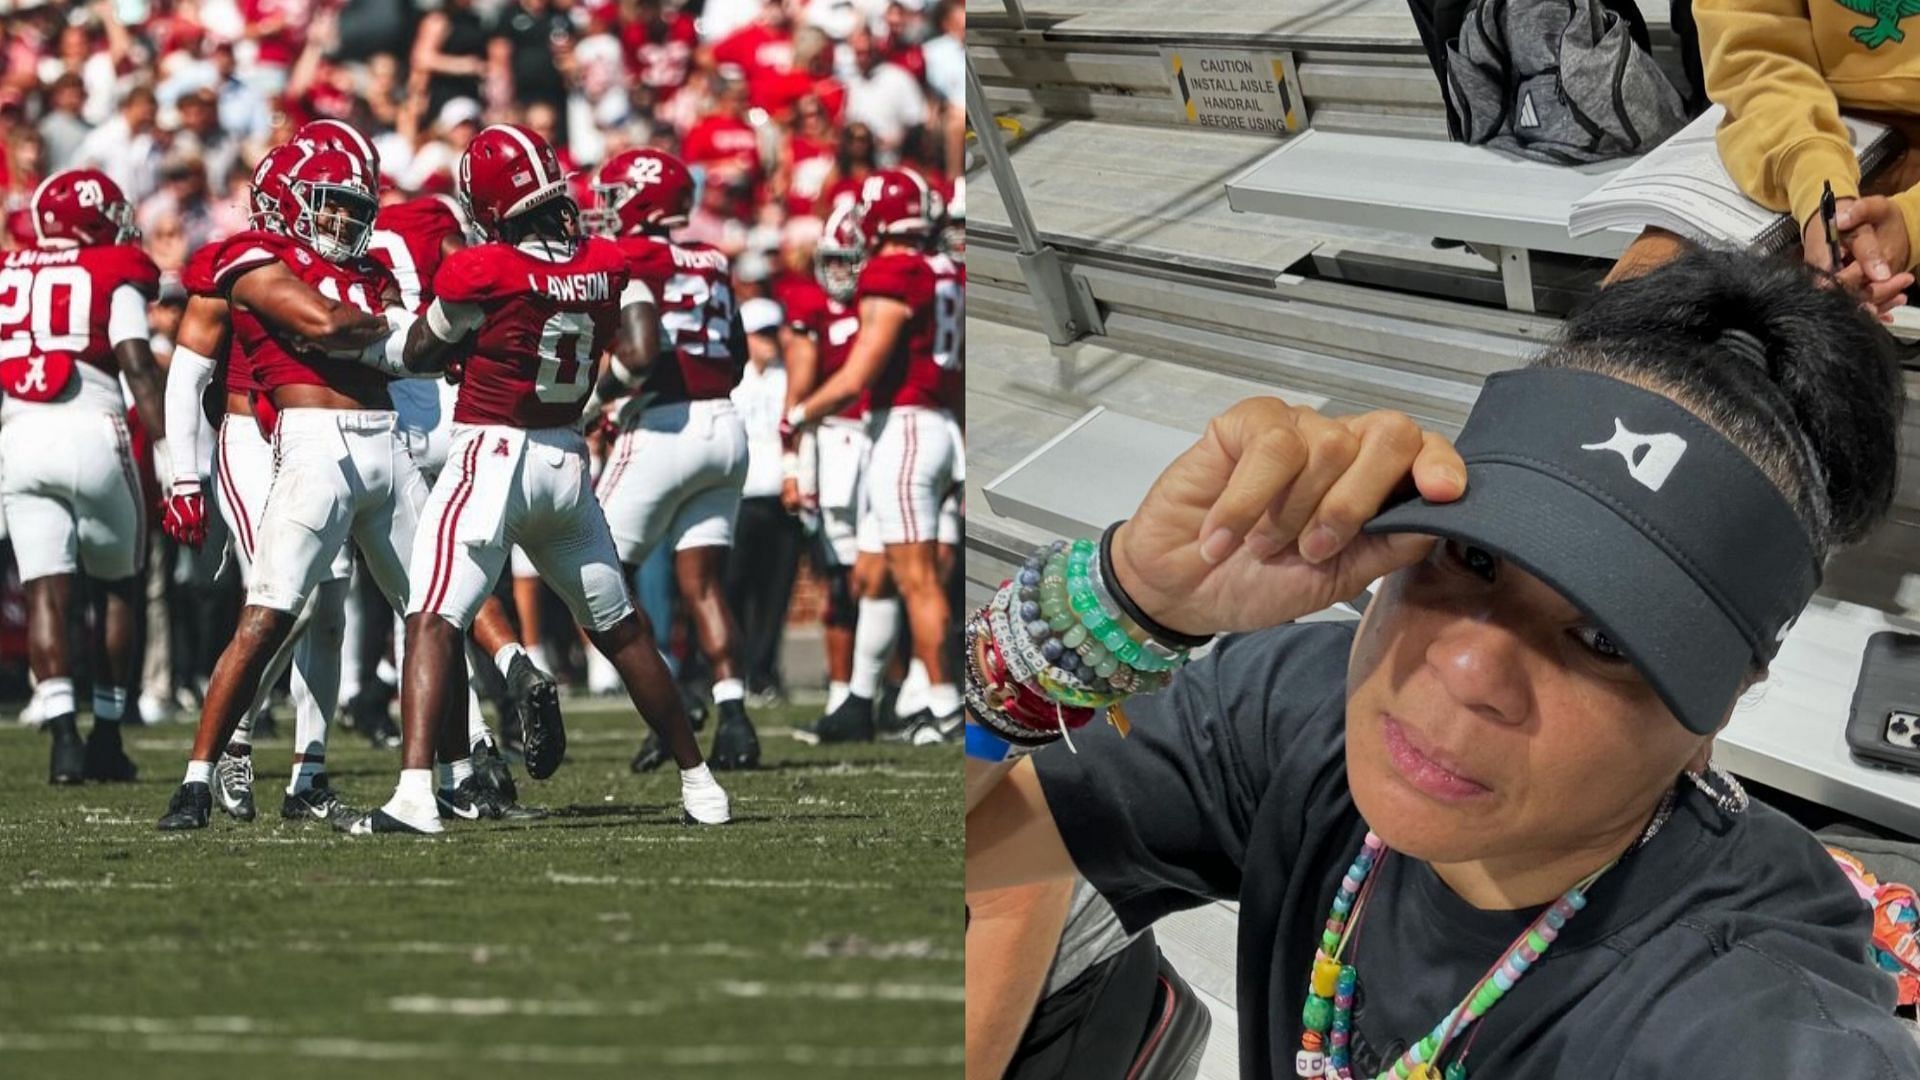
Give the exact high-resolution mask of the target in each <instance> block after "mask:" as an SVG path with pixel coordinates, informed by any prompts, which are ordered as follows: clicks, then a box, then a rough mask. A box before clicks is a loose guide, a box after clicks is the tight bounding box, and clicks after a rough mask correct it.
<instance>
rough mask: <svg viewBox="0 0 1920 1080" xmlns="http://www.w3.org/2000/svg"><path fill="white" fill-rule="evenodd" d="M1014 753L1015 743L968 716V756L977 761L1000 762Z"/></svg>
mask: <svg viewBox="0 0 1920 1080" xmlns="http://www.w3.org/2000/svg"><path fill="white" fill-rule="evenodd" d="M1012 753H1013V745H1012V744H1011V743H1009V742H1007V740H1005V739H1003V738H1001V737H1000V736H998V735H995V734H994V733H993V732H991V731H988V730H987V729H986V728H984V727H981V726H980V725H979V724H976V723H974V722H973V718H972V717H968V718H967V756H968V757H970V758H972V759H974V760H975V761H985V762H988V763H989V764H995V765H997V764H999V763H1000V762H1002V761H1005V760H1007V758H1008V757H1009V756H1011V755H1012Z"/></svg>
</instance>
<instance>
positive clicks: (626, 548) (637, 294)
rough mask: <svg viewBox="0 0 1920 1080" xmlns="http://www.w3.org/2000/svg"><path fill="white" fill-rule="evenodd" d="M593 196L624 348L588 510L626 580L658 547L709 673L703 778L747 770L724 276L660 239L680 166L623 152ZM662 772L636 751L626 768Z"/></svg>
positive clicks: (749, 737)
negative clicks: (623, 268)
mask: <svg viewBox="0 0 1920 1080" xmlns="http://www.w3.org/2000/svg"><path fill="white" fill-rule="evenodd" d="M594 191H595V195H596V201H597V202H598V204H599V205H598V206H597V207H596V213H595V214H594V216H593V219H592V221H591V222H590V227H591V228H592V229H594V230H595V231H598V232H603V233H605V234H607V235H609V236H612V237H614V242H615V243H616V244H617V245H618V246H619V250H620V253H621V254H622V255H623V256H624V257H625V258H626V265H627V272H628V274H629V276H630V281H629V284H628V285H627V291H626V294H625V295H624V296H622V297H621V301H622V304H623V305H624V306H623V308H622V315H623V317H624V318H626V320H627V321H626V322H625V323H624V324H623V325H622V327H621V339H622V343H623V345H625V348H624V349H623V350H622V352H620V353H619V354H616V356H615V358H614V362H613V363H612V364H610V365H608V373H607V375H606V377H605V378H604V379H603V380H602V382H601V385H600V387H599V394H598V396H599V397H600V398H602V399H614V398H620V397H626V398H627V400H626V401H625V402H623V403H622V404H620V405H618V406H616V415H617V417H618V424H619V426H620V429H621V430H620V437H619V439H618V441H617V442H616V443H615V444H614V447H613V449H612V450H611V451H610V452H609V454H608V457H607V465H606V468H605V470H604V471H603V472H602V473H601V476H600V490H599V496H600V504H601V505H602V506H604V507H605V508H606V512H607V524H608V525H610V526H611V527H612V529H613V539H614V544H615V545H616V546H617V547H618V548H619V551H620V561H621V562H622V563H624V564H626V566H627V568H628V576H629V579H631V578H632V576H633V574H635V573H637V572H638V568H639V567H640V566H641V565H642V564H644V563H645V562H646V561H647V556H648V555H649V554H651V553H652V552H653V549H654V548H655V547H656V546H658V545H659V544H660V543H662V542H665V543H667V544H668V545H670V547H671V549H672V551H673V572H674V579H675V582H676V584H677V585H678V588H679V593H680V599H681V601H682V603H684V604H685V605H686V608H687V612H688V614H689V615H691V616H692V619H693V625H694V629H695V632H696V633H695V636H696V637H697V638H698V639H699V645H700V651H701V653H702V654H703V655H705V657H706V660H707V663H708V665H709V666H711V667H712V669H713V677H714V682H713V703H714V707H715V709H716V710H717V711H718V712H719V714H720V723H719V725H718V727H717V728H716V730H715V732H714V741H713V755H712V756H713V766H714V768H716V769H750V768H753V767H754V766H755V765H757V764H759V761H760V741H759V738H758V736H757V735H756V734H755V733H754V729H753V722H752V721H751V720H749V719H748V718H747V710H746V685H745V684H744V683H743V682H742V681H741V679H740V673H739V670H738V665H737V664H736V662H735V660H734V656H735V653H736V651H737V650H736V648H735V643H736V641H737V640H738V638H739V631H738V630H737V629H736V628H735V626H734V621H733V612H732V610H731V608H730V607H729V606H728V605H727V600H726V595H725V592H724V591H723V588H722V582H723V579H724V577H725V573H726V566H727V549H728V548H730V547H732V546H733V522H734V518H735V517H737V516H738V515H739V512H740V492H741V489H742V488H744V487H745V486H746V482H747V431H746V427H745V426H744V425H743V424H742V423H741V420H740V415H739V414H738V413H737V412H736V411H735V410H734V406H733V398H732V397H731V395H732V393H733V388H734V387H735V386H738V385H739V384H740V376H741V373H742V371H743V370H744V368H745V364H746V355H747V350H746V334H745V331H744V330H742V328H741V326H740V313H739V311H738V310H736V307H735V304H734V299H733V278H732V274H731V271H730V269H729V266H728V263H727V257H726V256H725V255H724V254H722V253H721V252H720V251H719V250H718V249H716V248H714V247H712V246H711V245H708V244H700V243H677V242H675V241H674V240H673V239H672V238H671V237H670V236H669V231H670V230H671V229H673V228H675V227H678V226H680V225H684V224H686V222H687V215H688V213H690V212H691V211H692V209H693V177H692V176H691V175H690V174H689V173H688V172H687V167H686V165H684V164H682V163H681V161H680V159H678V158H676V157H674V156H673V155H671V154H667V153H663V152H661V151H659V150H654V149H651V148H646V149H639V150H627V151H624V152H622V153H619V154H616V155H614V156H613V157H611V158H609V159H607V161H606V163H605V164H604V165H602V166H601V167H600V173H599V175H598V176H597V177H596V178H595V182H594ZM636 384H639V391H640V392H639V393H638V394H633V393H632V392H633V390H634V388H635V385H636ZM628 395H632V396H628ZM665 760H666V757H665V754H664V753H663V752H662V749H661V747H660V745H659V744H658V742H657V741H655V740H648V742H647V743H646V744H645V745H643V746H642V747H641V749H640V753H639V754H638V755H637V756H636V757H635V758H634V761H633V768H634V770H635V771H637V772H644V771H646V770H649V769H655V768H658V767H659V766H660V765H661V764H662V763H663V762H664V761H665Z"/></svg>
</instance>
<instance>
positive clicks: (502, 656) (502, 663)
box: [493, 641, 546, 675]
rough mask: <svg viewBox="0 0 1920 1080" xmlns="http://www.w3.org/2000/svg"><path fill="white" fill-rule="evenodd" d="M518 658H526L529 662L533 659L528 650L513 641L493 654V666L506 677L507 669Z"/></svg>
mask: <svg viewBox="0 0 1920 1080" xmlns="http://www.w3.org/2000/svg"><path fill="white" fill-rule="evenodd" d="M537 647H538V646H536V648H537ZM516 656H525V657H527V659H529V660H531V659H533V657H532V656H531V655H530V654H529V653H528V652H527V650H525V649H523V648H521V647H520V643H519V642H517V641H513V642H508V643H507V644H505V645H502V646H500V651H499V652H497V653H494V654H493V666H494V667H497V668H499V669H500V674H502V675H505V674H506V673H507V668H508V667H510V666H511V665H512V664H513V658H514V657H516ZM536 666H538V665H536ZM541 670H542V671H544V670H546V669H545V668H541Z"/></svg>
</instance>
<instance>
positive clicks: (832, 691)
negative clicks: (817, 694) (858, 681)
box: [827, 680, 849, 712]
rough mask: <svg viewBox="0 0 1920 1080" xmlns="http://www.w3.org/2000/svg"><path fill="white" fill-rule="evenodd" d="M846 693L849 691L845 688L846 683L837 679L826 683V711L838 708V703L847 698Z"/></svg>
mask: <svg viewBox="0 0 1920 1080" xmlns="http://www.w3.org/2000/svg"><path fill="white" fill-rule="evenodd" d="M848 693H849V691H848V690H847V684H846V683H843V682H840V681H838V680H836V681H834V682H830V683H828V684H827V711H828V712H832V711H833V710H835V709H837V708H839V707H840V703H841V702H843V701H845V700H847V694H848Z"/></svg>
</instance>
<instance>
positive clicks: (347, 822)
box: [334, 810, 445, 836]
mask: <svg viewBox="0 0 1920 1080" xmlns="http://www.w3.org/2000/svg"><path fill="white" fill-rule="evenodd" d="M334 827H335V828H337V829H339V830H340V831H341V832H343V833H346V834H347V835H348V836H373V835H376V834H379V833H399V834H401V835H406V836H435V835H438V834H439V833H441V832H443V831H445V830H443V829H441V828H440V821H439V819H438V818H435V819H434V822H433V827H432V828H426V829H423V828H420V827H419V826H417V825H411V824H408V823H407V822H405V821H402V820H401V819H399V818H397V817H394V816H393V815H392V814H389V813H387V812H386V811H385V810H375V811H373V812H372V813H369V814H362V815H361V816H359V817H357V818H350V819H343V820H342V821H339V822H336V823H335V826H334Z"/></svg>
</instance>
